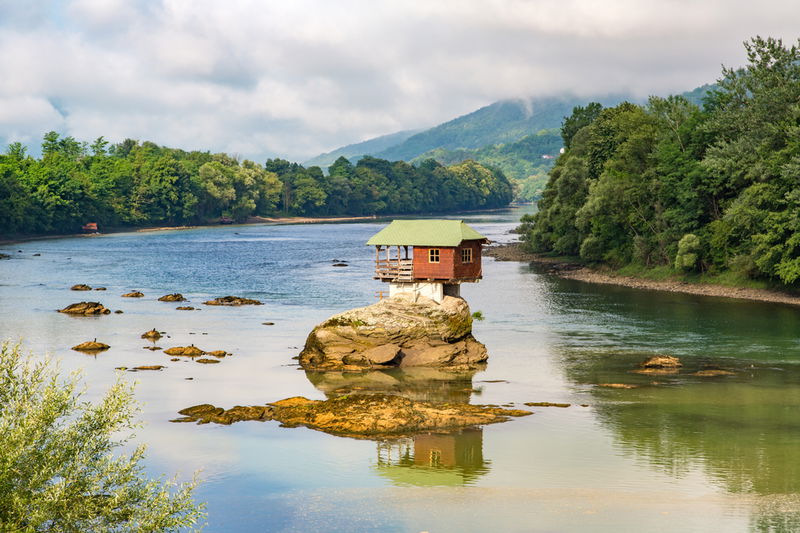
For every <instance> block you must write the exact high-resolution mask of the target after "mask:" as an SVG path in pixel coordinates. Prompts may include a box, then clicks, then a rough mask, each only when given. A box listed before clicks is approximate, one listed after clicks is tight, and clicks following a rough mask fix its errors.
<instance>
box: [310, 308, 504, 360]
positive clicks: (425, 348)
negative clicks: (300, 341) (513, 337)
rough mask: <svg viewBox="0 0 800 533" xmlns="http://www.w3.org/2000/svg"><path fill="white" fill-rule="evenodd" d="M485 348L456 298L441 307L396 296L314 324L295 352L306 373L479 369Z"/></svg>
mask: <svg viewBox="0 0 800 533" xmlns="http://www.w3.org/2000/svg"><path fill="white" fill-rule="evenodd" d="M487 357H488V356H487V353H486V347H485V346H484V345H483V344H481V343H480V342H478V341H476V340H475V338H474V337H473V336H472V316H471V315H470V311H469V306H468V305H467V302H465V301H464V300H463V299H461V298H455V297H452V296H445V297H444V299H443V300H442V303H441V304H438V303H436V302H434V301H433V300H429V299H427V298H423V297H418V298H416V299H415V298H413V297H411V296H407V295H399V296H395V297H393V298H389V299H385V300H381V301H380V302H378V303H376V304H373V305H370V306H367V307H361V308H358V309H352V310H350V311H346V312H344V313H340V314H338V315H335V316H333V317H331V318H329V319H328V320H326V321H325V322H323V323H322V324H319V325H318V326H316V327H315V328H314V329H313V331H312V332H311V333H310V334H309V336H308V339H307V340H306V344H305V347H304V349H303V351H302V352H301V353H300V357H299V359H300V365H301V366H302V367H303V368H305V369H306V370H339V369H345V370H347V369H354V370H358V369H362V368H370V367H371V368H385V367H391V366H399V367H414V366H432V367H447V368H452V369H458V370H467V369H474V368H479V367H480V366H481V365H482V363H484V362H485V361H486V359H487Z"/></svg>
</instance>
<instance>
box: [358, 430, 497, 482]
mask: <svg viewBox="0 0 800 533" xmlns="http://www.w3.org/2000/svg"><path fill="white" fill-rule="evenodd" d="M489 464H490V462H489V461H486V460H484V459H483V430H482V429H480V428H467V429H463V430H461V431H459V432H455V433H422V434H419V435H415V436H414V437H412V438H408V439H402V440H399V441H385V442H380V443H378V459H377V462H376V464H375V466H374V469H375V470H376V471H377V472H378V473H379V474H380V475H381V476H383V477H385V478H387V479H389V480H391V481H392V483H395V484H398V485H415V486H434V485H439V486H441V485H447V486H461V485H469V484H471V483H472V482H474V481H475V480H476V479H477V478H478V477H479V476H481V475H483V474H485V473H487V472H488V471H489Z"/></svg>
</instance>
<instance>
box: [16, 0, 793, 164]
mask: <svg viewBox="0 0 800 533" xmlns="http://www.w3.org/2000/svg"><path fill="white" fill-rule="evenodd" d="M755 35H761V36H763V37H768V36H770V37H777V38H782V39H783V40H784V43H786V44H794V43H796V42H797V39H798V36H799V35H800V3H799V2H797V0H762V1H760V2H753V1H752V0H744V1H740V0H702V1H700V0H692V1H689V0H656V1H650V0H603V1H600V0H225V1H219V0H151V1H144V0H142V1H136V0H50V1H44V0H42V1H40V0H0V72H2V73H3V74H2V75H0V147H2V146H4V145H5V144H7V143H9V142H13V141H21V142H23V143H25V144H27V145H29V147H31V148H32V150H31V151H32V152H34V153H35V152H37V151H38V146H39V144H40V142H41V138H42V135H43V134H44V133H45V132H47V131H51V130H55V131H57V132H59V133H61V134H62V135H71V136H73V137H75V138H76V139H78V140H84V141H89V142H91V141H92V140H94V139H96V138H97V137H99V136H101V135H102V136H104V137H105V138H106V139H107V140H109V141H111V142H120V141H122V140H124V139H125V138H132V139H137V140H141V141H145V140H149V141H153V142H155V143H157V144H160V145H165V146H170V147H175V148H183V149H186V150H193V149H198V150H210V151H212V152H227V153H230V154H235V155H238V156H240V157H244V158H250V159H253V160H255V161H258V162H261V163H263V162H264V160H265V159H266V158H268V157H283V158H287V159H290V160H294V161H303V160H305V159H308V158H309V157H312V156H315V155H317V154H319V153H321V152H325V151H330V150H332V149H334V148H337V147H339V146H342V145H345V144H350V143H354V142H359V141H363V140H366V139H369V138H372V137H375V136H378V135H383V134H388V133H393V132H396V131H400V130H406V129H418V128H424V127H429V126H433V125H436V124H438V123H441V122H444V121H447V120H450V119H452V118H455V117H457V116H460V115H463V114H466V113H469V112H471V111H474V110H476V109H478V108H479V107H482V106H484V105H488V104H490V103H492V102H494V101H497V100H500V99H505V98H522V99H526V100H531V101H532V102H533V105H534V106H535V102H536V98H537V97H547V96H557V95H562V94H564V95H577V96H580V97H586V98H587V101H588V99H589V98H591V97H592V96H593V95H597V96H602V95H604V94H621V93H623V94H631V95H632V96H636V97H643V96H647V95H650V94H657V95H667V94H671V93H674V92H683V91H685V90H691V89H693V88H695V87H697V86H699V85H702V84H704V83H710V82H713V81H714V80H716V79H717V78H718V77H719V75H720V71H721V65H723V64H724V65H725V66H729V67H736V66H741V65H743V64H744V63H745V54H744V47H743V46H742V43H743V42H744V41H745V40H747V39H749V38H750V37H753V36H755Z"/></svg>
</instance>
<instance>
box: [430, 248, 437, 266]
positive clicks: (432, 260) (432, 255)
mask: <svg viewBox="0 0 800 533" xmlns="http://www.w3.org/2000/svg"><path fill="white" fill-rule="evenodd" d="M438 262H439V249H438V248H431V249H430V250H428V263H438Z"/></svg>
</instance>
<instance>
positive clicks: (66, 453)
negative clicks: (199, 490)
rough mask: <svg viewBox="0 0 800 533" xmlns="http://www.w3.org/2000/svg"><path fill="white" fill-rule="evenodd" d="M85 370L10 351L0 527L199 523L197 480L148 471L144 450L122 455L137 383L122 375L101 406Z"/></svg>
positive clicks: (4, 385) (160, 527)
mask: <svg viewBox="0 0 800 533" xmlns="http://www.w3.org/2000/svg"><path fill="white" fill-rule="evenodd" d="M81 394H82V393H81V388H80V383H79V380H78V376H77V375H75V374H72V375H70V376H69V377H68V378H67V379H61V377H60V376H59V374H58V368H57V366H54V364H53V363H52V362H51V361H40V362H37V361H35V360H34V359H33V358H32V357H30V356H25V355H23V354H22V352H21V350H20V347H19V346H11V345H10V344H8V343H5V344H3V345H2V348H0V442H2V443H3V446H2V447H0V530H2V531H22V532H38V531H42V532H45V531H63V532H76V533H77V532H114V531H120V532H121V531H136V532H161V531H177V530H179V529H184V528H187V527H192V526H194V525H195V524H196V523H197V522H198V520H200V519H201V518H202V516H203V513H202V510H201V508H202V506H198V505H195V504H194V503H193V501H192V491H193V490H194V488H195V486H196V482H192V483H188V484H178V483H176V482H175V481H171V480H164V479H148V478H147V477H145V476H144V473H143V467H142V465H141V461H142V459H143V458H144V447H143V446H139V447H137V448H136V449H135V450H134V451H133V452H132V453H131V455H129V456H126V455H120V454H115V452H116V451H118V450H119V449H120V448H121V447H122V446H123V445H125V444H126V442H127V440H128V439H129V438H130V437H129V436H125V434H126V433H128V434H129V433H130V432H131V431H132V430H133V429H134V428H135V427H136V425H137V424H136V422H135V416H136V413H137V408H136V405H135V403H134V400H133V391H132V387H131V386H130V385H127V384H125V383H123V382H122V381H118V382H117V383H115V384H114V385H113V386H112V387H111V389H110V390H109V391H108V392H107V393H106V395H105V396H104V397H103V398H102V400H100V402H99V403H97V404H94V405H93V404H90V403H87V402H85V401H83V400H82V399H81Z"/></svg>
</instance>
